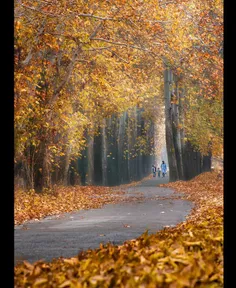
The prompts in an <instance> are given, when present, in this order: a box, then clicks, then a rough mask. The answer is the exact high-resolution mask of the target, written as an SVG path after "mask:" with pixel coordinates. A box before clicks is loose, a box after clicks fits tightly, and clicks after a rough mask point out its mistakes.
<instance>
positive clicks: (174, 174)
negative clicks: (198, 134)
mask: <svg viewBox="0 0 236 288" xmlns="http://www.w3.org/2000/svg"><path fill="white" fill-rule="evenodd" d="M170 76H171V71H170V70H169V69H167V68H166V69H165V71H164V97H165V118H166V119H165V123H166V147H167V155H168V162H169V178H170V181H176V180H178V179H179V175H178V169H177V161H176V153H175V147H174V142H173V131H172V122H173V119H172V111H171V110H172V107H171V98H170V87H169V85H170V81H171V79H170Z"/></svg>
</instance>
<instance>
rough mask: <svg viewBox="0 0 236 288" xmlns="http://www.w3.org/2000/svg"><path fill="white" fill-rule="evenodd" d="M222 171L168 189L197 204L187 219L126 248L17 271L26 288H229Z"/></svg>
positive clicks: (23, 265) (17, 283)
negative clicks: (225, 279)
mask: <svg viewBox="0 0 236 288" xmlns="http://www.w3.org/2000/svg"><path fill="white" fill-rule="evenodd" d="M218 175H219V174H218V173H217V172H216V171H213V172H207V173H203V174H201V175H199V176H197V177H195V178H194V179H192V180H190V181H177V182H174V183H168V184H164V185H162V186H163V187H171V188H173V189H175V190H176V191H177V192H178V191H181V192H183V193H185V195H186V196H187V197H188V198H189V199H190V200H192V201H194V203H195V207H194V209H193V210H192V212H191V214H190V215H189V217H188V218H187V220H186V221H184V222H182V223H180V224H179V225H177V226H176V227H166V228H164V229H163V230H161V231H159V232H157V233H156V234H151V235H148V232H147V231H146V232H145V233H144V234H143V235H142V236H140V237H139V238H137V239H133V240H130V241H126V242H124V244H123V245H120V246H116V245H112V244H110V243H109V244H106V245H103V244H100V248H98V249H94V250H87V251H84V252H81V253H79V254H78V255H77V256H76V257H73V258H70V259H64V258H59V259H54V260H53V261H52V262H50V263H46V262H43V261H38V262H35V263H33V264H30V263H28V262H24V263H21V264H18V265H17V266H16V267H15V288H21V287H71V288H72V287H105V288H106V287H107V288H108V287H124V288H129V287H130V288H135V287H148V288H154V287H163V288H165V287H169V288H184V287H199V288H201V287H209V288H216V287H217V288H218V287H223V179H222V177H219V176H218Z"/></svg>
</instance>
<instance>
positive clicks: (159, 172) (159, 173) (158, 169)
mask: <svg viewBox="0 0 236 288" xmlns="http://www.w3.org/2000/svg"><path fill="white" fill-rule="evenodd" d="M157 175H158V177H161V169H160V168H159V167H158V168H157Z"/></svg>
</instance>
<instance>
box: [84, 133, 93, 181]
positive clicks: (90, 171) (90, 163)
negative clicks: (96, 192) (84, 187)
mask: <svg viewBox="0 0 236 288" xmlns="http://www.w3.org/2000/svg"><path fill="white" fill-rule="evenodd" d="M93 143H94V133H93V130H92V129H91V130H90V131H89V135H88V172H87V177H86V178H87V179H86V180H87V181H86V182H87V184H89V185H92V184H93V179H94V154H93Z"/></svg>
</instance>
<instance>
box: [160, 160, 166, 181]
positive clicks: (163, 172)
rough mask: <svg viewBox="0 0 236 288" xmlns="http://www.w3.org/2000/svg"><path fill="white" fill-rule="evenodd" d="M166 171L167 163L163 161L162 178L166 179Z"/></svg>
mask: <svg viewBox="0 0 236 288" xmlns="http://www.w3.org/2000/svg"><path fill="white" fill-rule="evenodd" d="M166 170H167V167H166V163H165V162H164V161H162V163H161V172H162V177H165V174H166Z"/></svg>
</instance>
